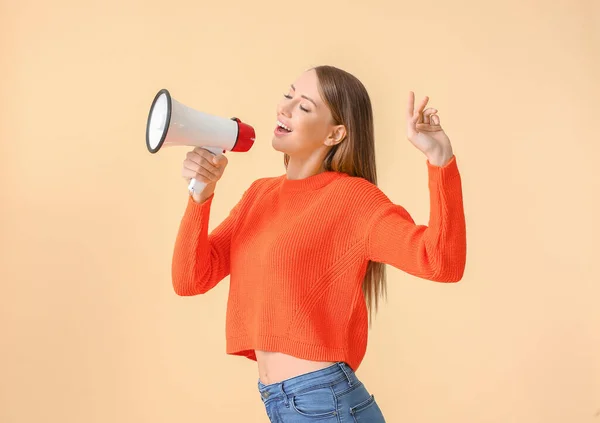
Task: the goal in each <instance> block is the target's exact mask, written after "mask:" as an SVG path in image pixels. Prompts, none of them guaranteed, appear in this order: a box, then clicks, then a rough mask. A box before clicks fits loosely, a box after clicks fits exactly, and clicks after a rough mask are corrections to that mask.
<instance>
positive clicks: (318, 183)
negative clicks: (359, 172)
mask: <svg viewBox="0 0 600 423" xmlns="http://www.w3.org/2000/svg"><path fill="white" fill-rule="evenodd" d="M346 176H348V175H347V174H346V173H343V172H334V171H328V172H321V173H317V174H316V175H312V176H309V177H307V178H303V179H288V178H287V175H283V176H282V177H281V189H282V191H284V192H303V191H313V190H316V189H319V188H323V187H324V186H326V185H328V184H330V183H331V182H333V181H335V180H337V179H340V178H344V177H346Z"/></svg>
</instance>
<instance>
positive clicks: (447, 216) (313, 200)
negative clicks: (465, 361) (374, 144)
mask: <svg viewBox="0 0 600 423" xmlns="http://www.w3.org/2000/svg"><path fill="white" fill-rule="evenodd" d="M426 165H427V171H428V181H429V192H430V217H429V224H428V225H417V224H415V222H414V221H413V219H412V218H411V216H410V214H409V213H408V212H407V211H406V210H405V209H404V208H403V207H402V206H400V205H397V204H394V203H392V202H391V201H390V200H389V199H388V197H387V196H386V195H385V194H384V193H383V192H382V191H380V189H379V188H378V187H377V186H376V185H374V184H372V183H370V182H369V181H367V180H365V179H363V178H358V177H351V176H349V175H347V174H345V173H339V172H324V173H320V174H317V175H314V176H311V177H308V178H305V179H299V180H290V179H287V177H286V175H283V176H278V177H270V178H263V179H259V180H257V181H255V182H254V183H252V184H251V186H250V187H249V188H248V190H247V191H246V192H245V193H244V195H243V196H242V198H241V200H240V201H239V202H238V203H237V204H236V205H235V207H233V209H232V210H231V212H230V214H229V216H228V217H226V218H225V219H224V221H223V222H221V223H220V224H219V225H218V226H217V227H216V228H215V229H214V230H212V231H211V232H210V233H209V231H208V223H209V217H210V210H211V203H212V201H213V198H214V195H213V196H211V197H210V198H209V199H207V200H206V201H204V202H203V203H201V204H199V203H196V202H195V201H193V199H191V198H190V199H189V200H188V203H187V206H186V209H185V213H184V215H183V217H182V220H181V223H180V227H179V232H178V234H177V238H176V241H175V248H174V254H173V259H172V281H173V287H174V289H175V292H176V293H177V294H178V295H183V296H191V295H198V294H203V293H206V292H207V291H209V290H210V289H211V288H213V287H214V286H215V285H216V284H217V283H219V282H220V281H221V280H222V279H224V278H225V277H226V276H228V275H229V276H230V285H229V298H228V302H227V314H226V341H227V342H226V352H227V354H232V355H240V356H245V357H248V358H249V359H251V360H256V355H255V353H254V350H255V349H258V350H266V351H278V352H282V353H286V354H290V355H293V356H296V357H300V358H304V359H308V360H318V361H344V362H346V363H348V365H349V366H350V367H351V368H353V369H354V370H356V369H357V368H358V367H359V365H360V363H361V362H362V360H363V358H364V355H365V352H366V347H367V332H368V312H367V308H366V303H365V299H364V296H363V292H362V289H361V286H362V283H363V279H364V276H365V272H366V269H367V265H368V262H369V261H375V262H380V263H386V264H389V265H391V266H394V267H395V268H397V269H400V270H402V271H404V272H406V273H408V274H411V275H414V276H416V277H419V278H423V279H428V280H432V281H438V282H457V281H459V280H460V279H461V278H462V276H463V271H464V267H465V259H466V231H465V218H464V212H463V200H462V188H461V178H460V174H459V171H458V167H457V164H456V158H455V157H452V159H451V160H450V162H448V163H447V164H446V165H445V166H443V167H440V166H433V165H431V164H430V163H429V162H427V163H426Z"/></svg>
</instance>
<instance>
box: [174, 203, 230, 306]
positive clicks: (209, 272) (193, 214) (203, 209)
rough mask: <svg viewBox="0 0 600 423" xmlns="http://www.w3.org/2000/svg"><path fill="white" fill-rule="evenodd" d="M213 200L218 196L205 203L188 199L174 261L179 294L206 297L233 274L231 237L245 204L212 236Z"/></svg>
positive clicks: (175, 287)
mask: <svg viewBox="0 0 600 423" xmlns="http://www.w3.org/2000/svg"><path fill="white" fill-rule="evenodd" d="M213 198H214V194H213V195H211V196H210V197H209V198H208V199H206V200H205V201H204V202H202V203H197V202H196V201H194V200H193V198H192V197H190V198H189V200H188V204H187V207H186V210H185V213H184V215H183V218H182V220H181V223H180V226H179V232H178V233H177V238H176V241H175V248H174V251H173V258H172V280H173V288H174V290H175V292H176V293H177V294H178V295H183V296H191V295H198V294H204V293H205V292H207V291H208V290H210V289H212V288H213V287H214V286H215V285H217V283H219V282H220V281H221V280H223V278H225V277H226V276H227V275H229V271H230V262H229V258H230V250H231V248H230V246H231V236H232V233H233V228H234V226H235V222H236V221H237V217H238V210H239V208H240V204H241V201H240V202H239V203H238V204H236V206H235V207H234V208H233V209H232V210H231V212H230V213H229V216H228V217H227V218H225V220H223V222H221V224H220V225H219V226H217V227H216V228H215V229H214V230H213V231H212V232H211V233H210V234H209V233H208V223H209V217H210V208H211V204H212V200H213Z"/></svg>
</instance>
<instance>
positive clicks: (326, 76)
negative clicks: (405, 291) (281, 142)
mask: <svg viewBox="0 0 600 423" xmlns="http://www.w3.org/2000/svg"><path fill="white" fill-rule="evenodd" d="M313 69H314V70H315V71H316V73H317V78H318V80H319V91H320V94H321V97H322V98H323V100H324V101H325V103H326V104H327V106H328V107H329V109H330V110H331V114H332V116H333V120H334V124H335V125H344V126H345V127H346V138H345V139H344V140H343V141H342V142H341V143H339V144H337V145H335V146H333V147H332V148H331V150H330V151H329V153H328V154H327V156H326V157H325V161H324V163H323V168H324V170H325V171H336V172H343V173H347V174H348V175H350V176H357V177H361V178H364V179H366V180H368V181H369V182H371V183H373V184H375V185H377V169H376V166H375V131H374V125H373V109H372V106H371V100H370V98H369V94H368V93H367V90H366V88H365V87H364V85H363V84H362V83H361V82H360V81H359V80H358V79H357V78H356V77H355V76H353V75H352V74H350V73H348V72H346V71H344V70H341V69H338V68H336V67H333V66H317V67H315V68H313ZM289 160H290V158H289V156H288V155H287V154H285V155H284V163H285V166H286V167H287V165H288V163H289ZM362 289H363V293H364V296H365V300H366V303H367V308H368V310H369V320H372V315H373V311H377V308H378V305H379V297H380V296H385V294H386V273H385V264H383V263H377V262H369V265H368V267H367V273H366V275H365V279H364V281H363V285H362Z"/></svg>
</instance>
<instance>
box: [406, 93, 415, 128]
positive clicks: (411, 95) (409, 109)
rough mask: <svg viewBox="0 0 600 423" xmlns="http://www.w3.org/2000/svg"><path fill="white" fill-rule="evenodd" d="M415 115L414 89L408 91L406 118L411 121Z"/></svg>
mask: <svg viewBox="0 0 600 423" xmlns="http://www.w3.org/2000/svg"><path fill="white" fill-rule="evenodd" d="M414 117H415V93H414V92H412V91H409V92H408V106H407V108H406V118H407V120H408V121H409V122H411V121H413V119H414Z"/></svg>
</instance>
